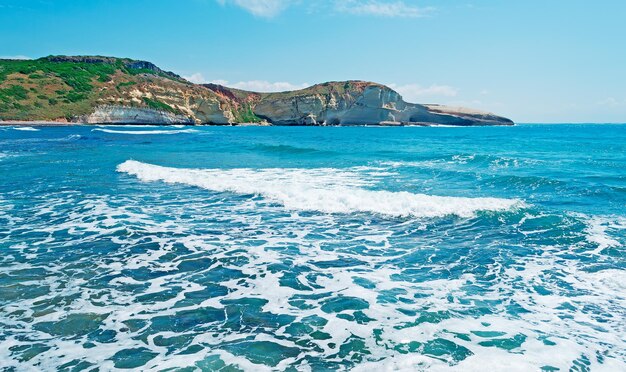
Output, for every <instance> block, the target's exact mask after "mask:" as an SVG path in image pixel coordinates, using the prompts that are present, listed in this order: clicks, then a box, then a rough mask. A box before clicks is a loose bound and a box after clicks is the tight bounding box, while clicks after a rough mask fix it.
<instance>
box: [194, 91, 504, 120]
mask: <svg viewBox="0 0 626 372" xmlns="http://www.w3.org/2000/svg"><path fill="white" fill-rule="evenodd" d="M205 86H206V87H207V88H208V89H210V90H213V91H214V92H222V93H223V94H229V96H231V97H233V99H236V100H239V101H240V102H247V103H248V105H249V106H250V109H251V112H252V113H253V114H254V115H256V116H257V117H259V118H261V119H264V120H266V121H267V122H269V123H271V124H273V125H434V124H440V125H458V126H469V125H513V122H512V121H511V120H509V119H507V118H503V117H500V116H497V115H494V114H491V113H488V112H483V111H478V110H471V109H465V108H455V107H449V106H442V105H419V104H413V103H407V102H405V101H404V100H403V99H402V97H401V96H400V94H398V92H396V91H394V90H392V89H390V88H388V87H386V86H384V85H381V84H376V83H370V82H364V81H346V82H330V83H324V84H319V85H315V86H312V87H310V88H306V89H302V90H298V91H293V92H283V93H254V92H244V91H241V90H234V89H231V90H229V88H226V87H222V86H217V85H213V84H211V85H205Z"/></svg>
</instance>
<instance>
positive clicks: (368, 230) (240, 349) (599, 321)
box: [0, 125, 626, 371]
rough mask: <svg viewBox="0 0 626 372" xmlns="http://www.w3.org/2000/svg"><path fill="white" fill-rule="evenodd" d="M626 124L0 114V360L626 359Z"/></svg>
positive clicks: (568, 364) (608, 367)
mask: <svg viewBox="0 0 626 372" xmlns="http://www.w3.org/2000/svg"><path fill="white" fill-rule="evenodd" d="M625 245H626V125H519V126H515V127H476V128H447V127H436V128H422V127H413V128H408V127H407V128H380V127H295V128H294V127H198V128H188V127H136V126H135V127H95V126H74V127H34V128H24V127H21V128H12V127H3V128H0V369H1V370H3V371H31V370H32V371H40V370H44V371H50V370H64V371H78V370H88V371H96V370H101V371H107V370H113V369H118V368H135V369H137V370H156V371H163V370H167V371H192V370H220V371H238V370H245V371H264V370H288V371H296V370H298V371H326V370H364V371H384V370H411V371H413V370H435V371H439V370H462V371H489V370H491V371H496V370H497V371H539V370H543V371H557V370H558V371H624V370H626V258H625V257H624V253H625V251H626V249H625Z"/></svg>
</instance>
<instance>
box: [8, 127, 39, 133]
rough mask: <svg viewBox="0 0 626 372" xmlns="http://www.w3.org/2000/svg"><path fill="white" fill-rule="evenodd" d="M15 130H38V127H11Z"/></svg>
mask: <svg viewBox="0 0 626 372" xmlns="http://www.w3.org/2000/svg"><path fill="white" fill-rule="evenodd" d="M13 129H15V130H21V131H28V132H38V131H39V129H37V128H33V127H13Z"/></svg>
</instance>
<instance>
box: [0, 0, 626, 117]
mask: <svg viewBox="0 0 626 372" xmlns="http://www.w3.org/2000/svg"><path fill="white" fill-rule="evenodd" d="M625 15H626V1H621V0H604V1H601V0H599V1H588V0H587V1H583V0H569V1H566V0H551V1H545V0H542V1H535V0H525V1H505V0H500V1H497V0H482V1H477V0H476V1H471V0H465V1H462V0H459V1H457V0H439V1H435V0H89V1H84V0H65V1H64V0H30V1H29V0H0V56H2V57H15V56H24V57H30V58H37V57H41V56H46V55H50V54H99V55H112V56H120V57H131V58H136V59H145V60H149V61H152V62H154V63H156V64H157V65H159V66H161V67H162V68H165V69H169V70H172V71H174V72H177V73H179V74H180V75H183V76H186V77H189V78H191V79H193V80H195V81H217V82H222V83H225V84H226V85H231V86H237V87H241V88H247V89H258V90H280V89H289V88H297V87H302V86H305V85H307V84H313V83H318V82H323V81H328V80H347V79H362V80H371V81H376V82H381V83H385V84H388V85H391V86H392V87H394V88H395V89H397V90H398V91H399V92H400V93H402V94H403V96H404V97H405V99H406V100H408V101H413V102H420V103H444V104H453V105H463V106H469V107H474V108H480V109H486V110H489V111H493V112H495V113H498V114H502V115H505V116H508V117H510V118H512V119H513V120H515V121H517V122H626V44H625V40H626V22H625V21H624V16H625Z"/></svg>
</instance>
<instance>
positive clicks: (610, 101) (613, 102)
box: [598, 97, 626, 107]
mask: <svg viewBox="0 0 626 372" xmlns="http://www.w3.org/2000/svg"><path fill="white" fill-rule="evenodd" d="M598 105H599V106H608V107H621V106H626V99H624V100H621V101H620V100H618V99H615V98H614V97H609V98H607V99H603V100H602V101H600V102H598Z"/></svg>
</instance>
